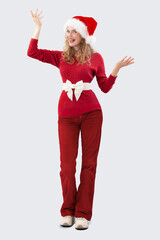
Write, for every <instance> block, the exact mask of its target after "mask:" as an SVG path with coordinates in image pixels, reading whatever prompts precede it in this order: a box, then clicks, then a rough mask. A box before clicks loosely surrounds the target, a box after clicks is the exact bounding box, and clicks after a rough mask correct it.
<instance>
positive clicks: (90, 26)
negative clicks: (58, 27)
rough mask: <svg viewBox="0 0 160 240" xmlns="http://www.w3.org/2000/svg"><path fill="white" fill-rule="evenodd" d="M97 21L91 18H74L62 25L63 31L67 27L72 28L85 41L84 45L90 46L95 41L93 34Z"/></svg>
mask: <svg viewBox="0 0 160 240" xmlns="http://www.w3.org/2000/svg"><path fill="white" fill-rule="evenodd" d="M97 24H98V23H97V21H96V20H95V19H94V18H92V17H83V16H74V17H73V18H71V19H69V20H67V22H66V23H65V24H64V31H66V28H67V27H73V28H74V29H75V30H76V31H77V32H79V33H80V34H81V36H82V37H83V38H85V39H86V43H88V44H90V45H92V44H93V43H94V42H95V41H96V37H95V36H93V33H94V31H95V29H96V27H97Z"/></svg>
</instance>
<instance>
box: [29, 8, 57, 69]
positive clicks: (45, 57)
mask: <svg viewBox="0 0 160 240" xmlns="http://www.w3.org/2000/svg"><path fill="white" fill-rule="evenodd" d="M37 10H38V8H37V9H36V13H35V15H34V14H33V12H32V11H31V15H32V19H33V21H34V22H35V24H36V28H35V31H34V33H33V35H32V38H31V40H30V43H29V46H28V50H27V56H29V57H31V58H35V59H37V60H39V61H42V62H45V63H50V64H52V65H54V66H56V67H58V68H59V63H60V56H61V51H57V50H48V49H39V48H38V40H39V35H40V31H41V26H42V23H41V22H40V19H41V18H42V17H39V15H40V13H41V12H42V11H41V12H40V13H39V14H38V15H37Z"/></svg>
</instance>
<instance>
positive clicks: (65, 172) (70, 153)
mask: <svg viewBox="0 0 160 240" xmlns="http://www.w3.org/2000/svg"><path fill="white" fill-rule="evenodd" d="M102 122H103V114H102V111H101V110H95V111H92V112H88V113H85V114H81V115H78V116H74V117H63V116H59V117H58V134H59V146H60V167H61V171H60V178H61V185H62V194H63V204H62V206H61V209H60V212H61V215H62V216H67V215H72V216H75V217H84V218H86V219H87V220H88V221H90V219H91V217H92V206H93V196H94V186H95V175H96V166H97V156H98V151H99V146H100V139H101V127H102ZM80 130H81V146H82V167H81V174H80V184H79V187H78V190H77V188H76V178H75V173H76V158H77V154H78V142H79V133H80Z"/></svg>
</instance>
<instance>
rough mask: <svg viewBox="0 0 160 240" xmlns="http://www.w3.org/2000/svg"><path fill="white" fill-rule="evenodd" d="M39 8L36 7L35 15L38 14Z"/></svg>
mask: <svg viewBox="0 0 160 240" xmlns="http://www.w3.org/2000/svg"><path fill="white" fill-rule="evenodd" d="M37 12H38V8H36V12H35V16H37Z"/></svg>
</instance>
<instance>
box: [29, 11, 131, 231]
mask: <svg viewBox="0 0 160 240" xmlns="http://www.w3.org/2000/svg"><path fill="white" fill-rule="evenodd" d="M41 13H42V11H41V12H40V13H39V14H38V8H37V9H36V12H35V14H33V12H32V11H31V15H32V19H33V21H34V22H35V24H36V29H35V32H34V34H33V36H32V38H31V40H30V44H29V47H28V51H27V55H28V56H29V57H32V58H35V59H37V60H40V61H42V62H46V63H49V64H52V65H54V66H55V67H57V68H59V70H60V74H61V76H62V81H63V89H62V93H61V95H60V98H59V103H58V136H59V147H60V166H61V171H60V178H61V184H62V193H63V204H62V206H61V210H60V212H61V215H62V220H61V223H60V225H61V226H64V227H65V226H72V225H73V223H74V222H75V228H76V229H87V228H88V221H90V219H91V217H92V207H93V196H94V186H95V176H96V166H97V156H98V152H99V146H100V139H101V128H102V122H103V114H102V109H101V105H100V103H99V101H98V99H97V97H96V95H95V94H94V92H93V91H92V90H91V86H90V83H91V81H92V80H93V77H94V76H96V79H97V83H98V86H99V87H100V89H101V90H102V92H104V93H107V92H108V91H109V90H110V89H111V88H112V86H113V84H114V83H115V80H116V78H117V74H118V72H119V70H120V68H121V67H124V66H127V65H129V64H132V63H133V62H132V60H133V59H134V58H131V57H129V58H128V59H125V58H126V57H124V58H123V59H122V60H121V61H119V62H118V63H117V64H116V65H115V67H114V69H113V71H112V73H111V74H110V76H109V77H108V78H107V76H106V74H105V67H104V61H103V58H102V56H101V54H100V53H98V52H96V51H95V50H94V49H93V47H92V44H93V43H94V41H95V37H94V36H93V33H94V31H95V29H96V26H97V22H96V21H95V19H94V18H92V17H83V16H74V17H73V18H72V19H69V20H68V21H67V22H66V23H65V25H64V30H65V46H64V51H58V50H47V49H38V46H37V45H38V39H39V34H40V30H41V26H42V23H41V21H40V19H41V18H42V17H40V15H41ZM80 131H81V141H82V168H81V174H80V184H79V187H78V189H77V188H76V180H75V172H76V158H77V154H78V143H79V133H80Z"/></svg>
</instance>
